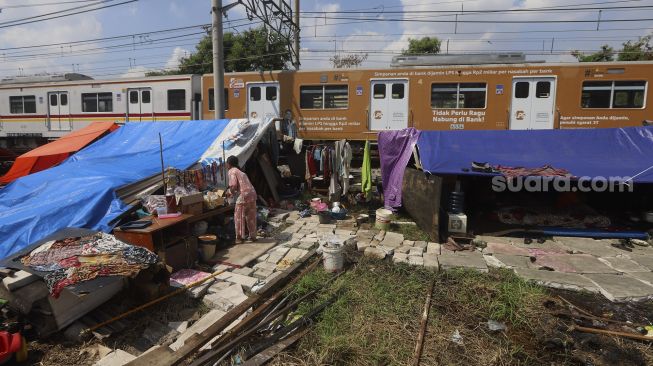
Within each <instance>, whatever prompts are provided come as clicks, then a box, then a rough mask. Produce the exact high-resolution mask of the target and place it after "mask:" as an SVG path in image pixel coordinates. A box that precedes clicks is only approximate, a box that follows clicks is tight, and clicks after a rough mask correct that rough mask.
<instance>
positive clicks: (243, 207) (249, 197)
mask: <svg viewBox="0 0 653 366" xmlns="http://www.w3.org/2000/svg"><path fill="white" fill-rule="evenodd" d="M227 169H228V171H229V191H228V195H233V196H235V197H237V198H236V207H235V209H234V223H235V225H236V244H241V243H242V242H243V239H244V238H245V232H246V230H245V226H247V233H248V234H249V240H250V241H256V197H257V194H256V190H254V186H252V183H251V182H250V181H249V178H247V174H245V173H244V172H242V171H241V170H240V169H239V168H238V158H237V157H235V156H233V155H232V156H230V157H229V158H227Z"/></svg>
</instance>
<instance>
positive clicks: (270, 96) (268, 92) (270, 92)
mask: <svg viewBox="0 0 653 366" xmlns="http://www.w3.org/2000/svg"><path fill="white" fill-rule="evenodd" d="M265 100H277V87H276V86H268V87H266V88H265Z"/></svg>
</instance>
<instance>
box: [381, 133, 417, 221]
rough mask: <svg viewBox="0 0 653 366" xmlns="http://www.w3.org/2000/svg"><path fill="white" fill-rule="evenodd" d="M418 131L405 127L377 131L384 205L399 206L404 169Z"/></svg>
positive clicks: (388, 206) (415, 141)
mask: <svg viewBox="0 0 653 366" xmlns="http://www.w3.org/2000/svg"><path fill="white" fill-rule="evenodd" d="M419 134H420V131H418V130H416V129H414V128H406V129H403V130H399V131H383V132H379V139H378V143H379V155H380V156H381V178H382V179H383V195H384V197H385V202H384V203H385V207H387V208H391V209H394V208H396V207H401V185H402V183H403V181H404V171H405V170H406V165H407V164H408V160H410V155H411V154H412V153H413V147H414V146H415V144H416V143H417V139H418V138H419Z"/></svg>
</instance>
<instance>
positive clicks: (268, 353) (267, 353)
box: [243, 328, 309, 366]
mask: <svg viewBox="0 0 653 366" xmlns="http://www.w3.org/2000/svg"><path fill="white" fill-rule="evenodd" d="M308 330H309V328H304V329H302V330H301V331H299V332H297V333H295V334H294V335H292V336H290V337H288V338H286V339H284V340H282V341H280V342H279V343H277V344H275V345H273V346H270V347H268V348H266V349H265V350H263V352H261V353H259V354H257V355H254V357H251V358H250V359H249V360H247V361H246V362H245V363H244V364H243V366H260V365H263V364H265V363H266V362H268V361H270V360H271V359H273V358H274V357H275V356H276V355H278V354H279V353H281V352H282V351H283V350H285V349H286V348H288V347H290V346H292V345H293V344H294V343H295V342H297V341H298V340H299V338H301V337H303V336H304V335H305V334H306V333H308Z"/></svg>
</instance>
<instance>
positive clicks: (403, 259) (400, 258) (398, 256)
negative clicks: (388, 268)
mask: <svg viewBox="0 0 653 366" xmlns="http://www.w3.org/2000/svg"><path fill="white" fill-rule="evenodd" d="M392 262H393V263H408V255H407V254H404V253H397V252H395V255H393V256H392Z"/></svg>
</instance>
